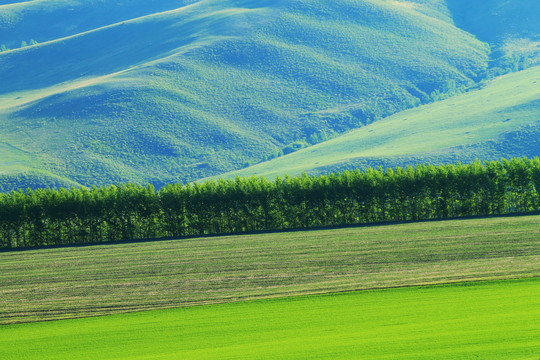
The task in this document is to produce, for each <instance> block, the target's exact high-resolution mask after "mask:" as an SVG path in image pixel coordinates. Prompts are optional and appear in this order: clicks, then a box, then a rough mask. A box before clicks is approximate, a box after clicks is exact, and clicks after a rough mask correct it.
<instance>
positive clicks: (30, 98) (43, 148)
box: [0, 0, 489, 190]
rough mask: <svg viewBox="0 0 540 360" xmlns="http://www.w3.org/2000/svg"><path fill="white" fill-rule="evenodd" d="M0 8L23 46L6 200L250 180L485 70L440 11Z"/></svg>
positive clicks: (183, 5) (134, 4)
mask: <svg viewBox="0 0 540 360" xmlns="http://www.w3.org/2000/svg"><path fill="white" fill-rule="evenodd" d="M0 10H1V11H0V14H2V15H1V16H0V39H1V40H0V43H4V44H5V45H6V47H7V48H12V50H9V51H3V52H0V79H1V81H2V83H1V84H2V85H1V87H0V130H1V131H0V143H1V144H2V147H1V149H2V153H3V154H4V153H5V154H6V156H5V158H6V159H8V158H9V161H5V163H4V166H3V167H2V183H3V190H9V189H10V188H13V187H17V186H24V185H25V184H26V183H27V182H28V181H29V179H30V180H31V178H33V180H32V181H33V184H34V185H35V186H38V185H39V183H43V184H55V183H56V184H59V185H65V184H75V183H78V184H85V185H89V184H98V185H99V184H109V183H111V182H125V181H137V182H152V183H154V184H157V185H160V184H163V183H166V182H173V181H188V180H195V179H197V178H200V177H203V176H208V175H213V174H218V173H221V172H224V171H228V170H233V169H238V168H241V167H244V166H245V165H246V163H249V162H258V161H260V159H262V158H264V157H265V156H268V155H270V154H272V153H274V152H277V151H280V150H282V149H284V148H286V147H287V146H288V145H290V144H292V143H294V142H297V141H304V139H310V140H309V141H311V142H312V143H315V142H319V141H321V140H324V139H325V138H327V137H328V136H330V137H332V136H334V135H336V134H340V133H343V132H345V131H348V130H350V129H353V128H357V127H360V126H363V125H365V124H369V123H371V122H373V121H376V120H378V119H380V118H382V117H384V116H386V115H389V114H392V113H395V112H398V111H400V110H403V109H405V108H409V107H412V106H416V105H418V104H420V103H422V102H426V101H430V99H431V95H432V94H433V93H434V92H435V93H436V92H439V91H440V92H444V91H445V90H451V89H453V88H460V87H462V86H469V85H471V84H473V83H474V82H475V81H477V80H478V79H479V78H481V77H482V76H483V75H482V74H484V73H485V70H486V69H487V67H488V59H489V57H488V52H489V47H488V45H487V44H486V43H484V42H481V41H479V40H477V39H476V38H475V37H474V35H472V34H470V33H467V32H465V31H463V30H461V29H459V28H458V27H456V26H455V25H454V22H453V18H452V16H453V15H452V13H451V12H450V11H449V9H448V7H447V6H446V5H445V2H444V1H442V0H441V1H429V2H426V1H415V2H411V1H409V2H397V1H382V0H370V1H363V2H361V3H358V2H356V1H346V0H343V1H326V0H319V1H298V0H295V1H293V0H282V1H265V0H258V1H247V0H227V1H222V0H220V1H217V0H202V1H146V2H142V1H136V0H132V1H124V2H113V1H105V0H101V1H98V0H94V1H86V2H84V3H83V2H80V3H79V2H75V3H73V4H71V5H70V6H67V5H66V4H65V2H62V1H58V0H41V1H31V2H18V3H13V4H7V5H2V6H1V7H0ZM69 14H74V15H76V16H71V15H69ZM68 15H69V16H68ZM49 23H54V25H53V26H48V24H49ZM41 29H44V30H41ZM30 40H35V41H36V42H37V44H34V45H32V46H26V47H23V48H16V47H17V44H19V43H21V42H22V41H25V42H28V43H29V42H30ZM441 44H444V46H441Z"/></svg>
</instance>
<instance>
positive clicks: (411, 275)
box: [0, 216, 540, 324]
mask: <svg viewBox="0 0 540 360" xmlns="http://www.w3.org/2000/svg"><path fill="white" fill-rule="evenodd" d="M538 239H540V216H520V217H498V218H486V219H468V220H449V221H433V222H418V223H407V224H398V225H386V226H368V227H350V228H341V229H328V230H316V231H296V232H284V233H267V234H254V235H241V236H221V237H206V238H186V239H181V240H170V241H157V242H139V243H137V242H135V243H123V244H115V245H100V246H86V247H67V248H53V249H40V250H28V251H14V252H3V253H0V299H1V301H2V306H1V307H0V323H2V324H9V323H17V322H32V321H40V320H52V319H61V318H73V317H85V316H95V315H104V314H111V313H119V312H132V311H139V310H150V309H159V308H173V307H182V306H189V305H200V304H209V303H222V302H235V301H242V300H249V299H260V298H276V297H284V296H294V295H305V294H322V293H331V292H339V291H350V290H362V289H373V288H387V287H399V286H411V285H426V284H439V283H452V282H461V281H476V280H495V279H509V278H525V277H538V276H540V266H539V264H540V242H539V241H538Z"/></svg>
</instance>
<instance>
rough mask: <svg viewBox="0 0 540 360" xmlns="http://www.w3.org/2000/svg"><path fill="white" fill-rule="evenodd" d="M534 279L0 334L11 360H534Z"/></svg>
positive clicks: (539, 286) (0, 354)
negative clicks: (352, 359) (307, 359)
mask: <svg viewBox="0 0 540 360" xmlns="http://www.w3.org/2000/svg"><path fill="white" fill-rule="evenodd" d="M539 324H540V281H539V280H538V279H528V280H517V281H516V280H514V281H512V280H510V281H508V280H507V281H497V282H481V283H476V284H469V283H466V284H459V285H453V286H428V287H419V288H418V287H416V288H415V287H413V288H402V289H386V290H377V291H363V292H352V293H347V294H338V295H322V296H307V297H294V298H286V299H274V300H265V301H248V302H242V303H233V304H221V305H210V306H201V307H193V308H183V309H173V310H158V311H150V312H141V313H136V314H123V315H114V316H106V317H99V318H89V319H76V320H66V321H54V322H45V323H33V324H21V325H13V326H7V327H0V358H2V359H5V360H11V359H98V358H99V359H142V358H144V359H179V358H181V359H261V358H265V359H306V358H310V359H314V358H317V359H350V358H362V359H390V358H391V359H395V358H399V359H411V360H412V359H414V360H418V359H453V360H455V359H473V358H474V359H512V360H515V359H537V358H538V355H539V354H540V326H539Z"/></svg>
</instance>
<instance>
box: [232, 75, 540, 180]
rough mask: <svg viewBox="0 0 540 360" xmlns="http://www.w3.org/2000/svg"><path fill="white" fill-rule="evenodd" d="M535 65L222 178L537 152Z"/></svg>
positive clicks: (539, 108) (539, 92)
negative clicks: (476, 87) (477, 87)
mask: <svg viewBox="0 0 540 360" xmlns="http://www.w3.org/2000/svg"><path fill="white" fill-rule="evenodd" d="M538 84H540V66H536V67H533V68H530V69H527V70H524V71H521V72H518V73H513V74H508V75H505V76H503V77H500V78H497V79H496V80H493V81H491V82H488V83H487V84H485V85H484V86H482V88H480V89H478V90H474V91H470V92H468V93H465V94H461V95H458V96H455V97H452V98H450V99H446V100H443V101H439V102H436V103H433V104H429V105H424V106H420V107H417V108H414V109H410V110H407V111H403V112H400V113H398V114H395V115H393V116H390V117H388V118H385V119H383V120H381V121H378V122H376V123H373V124H369V125H368V126H365V127H362V128H360V129H357V130H354V131H351V132H349V133H347V134H345V135H342V136H340V137H338V138H335V139H332V140H329V141H326V142H324V143H321V144H318V145H315V146H312V147H309V148H306V149H302V150H299V151H297V152H295V153H292V154H289V155H286V156H283V157H280V158H277V159H273V160H271V161H267V162H264V163H261V164H258V165H255V166H252V167H249V168H246V169H243V170H240V171H235V172H231V173H228V174H225V175H223V176H222V177H229V178H231V177H234V176H237V175H238V176H249V175H252V174H256V175H263V176H266V177H268V178H273V177H275V176H277V175H284V174H288V175H291V176H292V175H297V174H300V173H302V172H304V171H305V172H308V173H311V174H318V173H326V172H330V171H338V170H343V169H347V168H355V167H358V168H364V169H365V168H367V167H377V166H383V167H392V166H405V165H407V164H411V165H412V164H418V163H432V164H438V163H448V162H455V161H462V162H471V161H474V160H475V159H482V160H496V159H500V158H501V157H507V158H509V157H517V156H528V157H531V158H532V157H535V156H540V142H539V141H538V139H540V86H539V85H538Z"/></svg>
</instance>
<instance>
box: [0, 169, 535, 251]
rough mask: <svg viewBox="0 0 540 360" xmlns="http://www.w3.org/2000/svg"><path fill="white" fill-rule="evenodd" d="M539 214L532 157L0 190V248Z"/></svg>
mask: <svg viewBox="0 0 540 360" xmlns="http://www.w3.org/2000/svg"><path fill="white" fill-rule="evenodd" d="M539 210H540V160H539V159H534V160H529V159H513V160H511V161H507V160H502V161H500V162H486V163H480V162H475V163H473V164H469V165H461V164H457V165H442V166H432V165H420V166H417V167H416V168H413V167H407V168H396V169H387V170H386V171H383V170H382V169H378V170H373V169H369V170H367V171H364V172H362V171H358V170H357V171H353V172H348V171H345V172H343V173H340V174H330V175H323V176H307V175H302V176H300V177H287V176H286V177H284V178H277V179H276V180H275V181H267V180H265V179H264V178H262V177H251V178H236V179H235V180H218V181H212V180H211V181H207V182H204V183H201V184H198V183H195V184H187V185H181V184H173V185H168V186H166V187H164V188H162V189H161V190H159V191H155V189H154V188H153V187H152V186H151V185H148V186H145V187H144V186H140V185H135V184H126V185H118V186H108V187H101V188H97V187H93V188H90V189H87V188H72V189H70V190H68V189H59V190H52V189H38V190H27V191H17V192H16V191H14V192H11V193H9V194H2V195H0V239H1V240H0V247H3V248H13V247H28V246H43V245H56V244H73V243H87V242H102V241H121V240H130V239H139V238H154V237H166V236H184V235H200V234H215V233H231V232H245V231H256V230H271V229H287V228H305V227H313V226H325V225H343V224H360V223H375V222H383V221H404V220H422V219H434V218H448V217H463V216H475V215H491V214H507V213H524V212H530V211H539Z"/></svg>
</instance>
